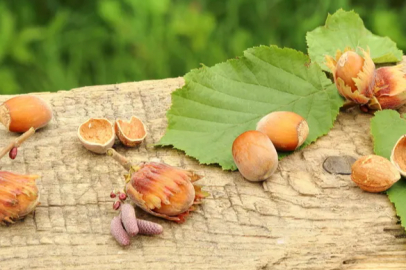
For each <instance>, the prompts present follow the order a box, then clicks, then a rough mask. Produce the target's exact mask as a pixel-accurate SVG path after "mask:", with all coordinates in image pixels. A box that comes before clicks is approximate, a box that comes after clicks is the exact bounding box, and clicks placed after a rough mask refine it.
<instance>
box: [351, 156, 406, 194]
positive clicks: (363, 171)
mask: <svg viewBox="0 0 406 270" xmlns="http://www.w3.org/2000/svg"><path fill="white" fill-rule="evenodd" d="M399 179H400V174H399V171H398V170H397V169H396V167H395V166H394V165H393V164H392V163H391V162H390V161H389V160H387V159H386V158H384V157H381V156H377V155H368V156H363V157H360V158H359V159H358V160H357V161H355V162H354V164H353V165H352V167H351V180H352V181H354V182H355V184H357V185H358V186H359V187H360V188H361V189H363V190H365V191H368V192H382V191H385V190H387V189H389V188H390V187H391V186H392V185H393V184H394V183H396V182H397V181H398V180H399Z"/></svg>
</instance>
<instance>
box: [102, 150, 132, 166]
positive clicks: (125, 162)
mask: <svg viewBox="0 0 406 270" xmlns="http://www.w3.org/2000/svg"><path fill="white" fill-rule="evenodd" d="M107 155H108V156H110V157H112V158H113V159H114V160H115V161H117V162H118V163H120V164H121V166H123V167H124V169H126V170H127V171H129V170H130V169H131V168H132V165H133V164H131V162H130V161H129V160H128V159H127V158H126V157H125V156H123V155H121V154H119V153H117V152H116V150H114V149H113V148H109V149H107Z"/></svg>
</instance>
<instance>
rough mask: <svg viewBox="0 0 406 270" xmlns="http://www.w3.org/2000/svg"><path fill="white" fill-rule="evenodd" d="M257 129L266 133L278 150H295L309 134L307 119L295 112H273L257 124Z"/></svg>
mask: <svg viewBox="0 0 406 270" xmlns="http://www.w3.org/2000/svg"><path fill="white" fill-rule="evenodd" d="M257 130H258V131H261V132H262V133H264V134H266V135H267V136H268V137H269V138H270V139H271V141H272V143H273V145H274V146H275V148H276V150H278V151H293V150H295V149H297V148H298V147H300V146H301V145H302V144H303V143H304V142H305V141H306V139H307V136H308V135H309V126H308V124H307V122H306V120H305V119H304V118H303V117H302V116H300V115H298V114H297V113H294V112H287V111H280V112H272V113H270V114H268V115H266V116H264V117H263V118H262V119H261V120H260V121H259V122H258V124H257Z"/></svg>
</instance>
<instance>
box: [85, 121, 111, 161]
mask: <svg viewBox="0 0 406 270" xmlns="http://www.w3.org/2000/svg"><path fill="white" fill-rule="evenodd" d="M78 137H79V140H80V141H81V143H82V144H83V146H84V147H85V148H86V149H88V150H89V151H92V152H94V153H97V154H104V153H106V151H107V149H108V148H111V147H112V146H113V144H114V139H115V132H114V128H113V125H112V124H111V122H110V121H109V120H107V119H105V118H90V119H89V120H87V121H86V122H84V123H83V124H81V125H80V126H79V129H78Z"/></svg>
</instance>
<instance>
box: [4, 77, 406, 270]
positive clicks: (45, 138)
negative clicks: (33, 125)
mask: <svg viewBox="0 0 406 270" xmlns="http://www.w3.org/2000/svg"><path fill="white" fill-rule="evenodd" d="M183 83H184V82H183V79H182V78H175V79H166V80H159V81H144V82H137V83H125V84H118V85H106V86H94V87H84V88H79V89H73V90H71V91H60V92H58V93H41V94H39V95H40V96H41V97H42V98H44V99H45V100H47V101H48V102H49V103H50V105H51V107H52V109H53V111H54V116H55V117H54V119H53V120H52V121H51V123H50V124H49V126H48V127H47V128H45V129H42V130H39V131H38V132H37V133H36V134H35V135H34V136H33V138H30V139H29V140H28V141H27V142H25V144H24V145H23V146H22V147H21V148H20V149H19V154H18V156H17V158H16V159H15V160H14V161H12V160H9V159H8V158H4V159H2V160H1V163H0V169H1V170H8V171H13V172H17V173H30V174H34V173H35V174H39V175H41V178H40V179H39V180H38V185H39V188H40V192H41V199H40V202H41V205H40V206H39V207H38V208H37V210H36V213H35V215H29V216H28V217H27V218H26V219H25V220H23V221H19V222H17V223H16V224H14V225H12V226H8V227H5V226H3V227H0V235H1V237H0V269H2V270H5V269H98V270H102V269H140V270H141V269H165V270H170V269H277V270H278V269H313V270H315V269H323V270H324V269H376V270H377V269H406V234H405V233H404V230H403V229H402V228H401V227H400V225H399V220H398V218H397V217H396V214H395V211H394V207H393V206H392V204H391V203H390V202H389V200H388V198H387V196H386V195H384V194H368V193H365V192H363V191H361V190H360V189H359V188H358V187H357V186H356V185H355V184H354V183H353V182H352V181H351V180H350V176H349V175H331V174H328V173H327V172H325V171H324V170H323V168H322V163H323V161H324V159H325V158H326V157H327V156H336V155H350V156H353V157H355V158H358V157H359V156H361V155H366V154H371V153H372V140H371V137H370V134H369V120H370V117H371V116H370V115H368V114H362V113H360V112H359V110H358V109H350V110H349V111H347V112H342V113H341V114H340V116H339V117H338V119H337V121H336V123H335V126H334V128H333V129H332V130H331V131H330V132H329V134H328V135H326V136H324V137H323V138H321V139H319V140H318V141H317V142H316V143H314V144H312V145H310V146H309V147H307V148H306V149H304V150H302V151H299V152H297V153H295V154H293V155H291V156H289V157H287V158H284V159H283V160H281V162H280V166H279V169H278V171H277V173H276V174H275V175H274V176H273V177H272V178H271V179H269V180H268V181H266V182H264V183H250V182H247V181H245V180H243V178H242V177H241V176H240V174H239V173H238V172H225V171H222V170H221V169H220V168H218V167H216V166H203V165H199V164H198V162H196V161H195V160H194V159H192V158H189V157H186V156H185V155H184V154H183V153H182V152H180V151H176V150H173V149H171V148H154V146H153V144H154V143H156V142H158V140H159V139H160V138H161V136H162V135H163V134H164V132H165V128H166V125H167V121H166V118H165V113H166V110H167V109H168V108H169V107H170V103H171V99H170V93H171V92H172V91H173V90H175V89H176V88H178V87H181V86H182V85H183ZM9 97H10V96H0V102H3V101H4V100H6V99H8V98H9ZM132 115H135V116H137V117H139V118H140V119H142V120H143V121H145V123H146V125H147V129H148V136H147V138H146V140H145V142H144V143H142V144H141V146H140V147H139V148H137V149H128V148H124V147H122V146H120V144H119V143H118V141H117V142H116V145H117V151H119V152H120V153H122V154H125V155H126V156H128V157H129V158H131V160H133V161H135V162H136V161H145V160H153V159H160V160H162V161H164V162H166V163H168V164H171V165H175V166H181V167H183V168H187V169H194V170H197V171H198V172H199V173H201V174H203V175H204V176H205V178H204V179H202V180H200V184H202V185H204V186H205V190H207V191H209V192H210V193H211V194H212V195H211V196H210V197H209V198H208V199H207V200H206V201H205V203H204V204H203V205H202V206H199V208H198V211H197V212H195V213H193V214H192V215H191V217H190V219H189V220H188V221H187V222H186V223H184V224H182V225H178V224H175V223H172V222H169V221H166V220H162V219H159V218H155V217H152V216H148V215H146V214H145V213H143V212H142V211H140V210H137V215H138V216H139V217H140V218H143V219H147V220H150V221H154V222H157V223H159V224H161V225H162V226H163V228H164V233H163V234H161V235H158V236H153V237H151V236H137V237H135V238H133V239H132V243H131V245H130V247H128V248H122V247H120V246H119V245H118V244H117V243H116V242H115V240H114V239H113V237H112V236H111V235H110V233H109V226H110V221H111V219H112V218H113V217H114V216H115V215H117V214H118V213H117V212H116V211H114V210H113V209H112V204H113V199H111V198H110V197H109V195H110V191H111V190H112V189H114V188H122V187H123V185H124V178H123V174H124V173H125V171H124V170H123V169H122V168H121V167H120V165H118V164H116V163H115V162H114V161H113V160H110V158H109V157H107V156H105V155H96V154H93V153H91V152H89V151H87V150H86V149H85V148H84V147H83V146H82V145H81V144H80V142H79V140H78V138H77V135H76V134H77V128H78V126H79V124H81V123H82V122H84V121H86V120H87V119H88V118H90V117H106V118H108V119H109V120H111V121H114V119H117V118H123V119H129V118H130V117H131V116H132ZM15 137H17V134H11V133H8V132H7V131H6V130H5V129H4V128H1V129H0V138H2V139H1V140H0V147H2V146H5V145H6V144H7V143H8V142H9V140H11V139H12V138H15Z"/></svg>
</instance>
